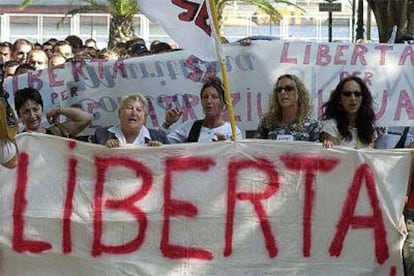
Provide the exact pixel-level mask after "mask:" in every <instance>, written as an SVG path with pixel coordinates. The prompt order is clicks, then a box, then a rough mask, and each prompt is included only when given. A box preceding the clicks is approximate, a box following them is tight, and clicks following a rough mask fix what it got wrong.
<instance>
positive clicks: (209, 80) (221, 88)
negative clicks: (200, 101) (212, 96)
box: [200, 76, 226, 104]
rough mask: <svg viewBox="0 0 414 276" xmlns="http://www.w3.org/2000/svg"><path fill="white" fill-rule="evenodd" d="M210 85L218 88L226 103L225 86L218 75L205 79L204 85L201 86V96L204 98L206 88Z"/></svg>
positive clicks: (222, 99)
mask: <svg viewBox="0 0 414 276" xmlns="http://www.w3.org/2000/svg"><path fill="white" fill-rule="evenodd" d="M208 87H214V88H215V89H216V90H217V92H218V94H219V96H220V99H221V101H222V102H223V103H224V104H226V97H225V95H224V86H223V83H222V82H221V80H220V79H219V78H218V77H216V76H209V77H207V78H206V79H205V81H204V83H203V86H202V87H201V90H200V98H202V95H203V91H204V89H206V88H208Z"/></svg>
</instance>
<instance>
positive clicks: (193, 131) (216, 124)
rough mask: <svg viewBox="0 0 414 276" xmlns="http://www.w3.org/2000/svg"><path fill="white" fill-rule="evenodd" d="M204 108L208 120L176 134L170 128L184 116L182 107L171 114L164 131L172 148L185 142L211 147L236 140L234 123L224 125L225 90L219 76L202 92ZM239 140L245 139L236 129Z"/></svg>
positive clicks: (209, 80) (185, 125) (195, 122)
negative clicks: (204, 144)
mask: <svg viewBox="0 0 414 276" xmlns="http://www.w3.org/2000/svg"><path fill="white" fill-rule="evenodd" d="M200 99H201V105H202V107H203V112H204V115H205V116H204V118H203V119H201V120H188V121H186V122H185V123H183V124H181V125H180V126H178V127H177V128H176V129H174V130H173V131H170V130H169V128H170V126H171V125H172V124H174V123H175V122H176V121H177V120H178V119H179V118H180V117H181V115H182V110H181V109H180V108H178V107H175V108H172V109H170V110H168V112H167V114H166V115H165V121H164V123H163V124H162V126H161V127H160V130H161V131H162V132H164V133H166V134H168V135H167V137H168V141H169V142H170V143H171V144H176V143H185V142H199V143H210V142H217V141H224V140H228V139H232V131H231V125H230V123H228V122H226V121H224V118H223V112H224V110H225V108H226V101H225V98H224V87H223V83H222V82H221V80H220V79H219V78H218V77H216V76H210V77H209V78H207V80H206V81H205V82H204V84H203V86H202V87H201V91H200ZM236 132H237V140H239V139H242V138H243V137H242V134H241V131H240V129H239V128H238V127H236Z"/></svg>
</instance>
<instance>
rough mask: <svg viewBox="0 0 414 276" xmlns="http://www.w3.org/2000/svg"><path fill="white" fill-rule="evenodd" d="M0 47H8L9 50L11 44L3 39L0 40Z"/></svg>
mask: <svg viewBox="0 0 414 276" xmlns="http://www.w3.org/2000/svg"><path fill="white" fill-rule="evenodd" d="M0 47H8V48H9V49H10V51H11V49H12V47H13V45H12V44H11V43H10V42H8V41H3V42H0Z"/></svg>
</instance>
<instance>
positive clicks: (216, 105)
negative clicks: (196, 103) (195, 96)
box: [201, 86, 224, 118]
mask: <svg viewBox="0 0 414 276" xmlns="http://www.w3.org/2000/svg"><path fill="white" fill-rule="evenodd" d="M201 105H202V106H203V111H204V114H205V115H206V117H208V118H215V117H219V116H221V114H222V112H223V108H224V103H223V100H222V99H221V97H220V94H219V92H217V90H216V88H214V87H213V86H209V87H206V88H204V90H203V92H202V93H201Z"/></svg>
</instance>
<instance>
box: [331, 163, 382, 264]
mask: <svg viewBox="0 0 414 276" xmlns="http://www.w3.org/2000/svg"><path fill="white" fill-rule="evenodd" d="M364 180H365V181H364ZM362 182H364V183H365V186H366V188H367V192H368V199H369V203H370V205H371V207H372V211H373V213H372V215H369V216H368V215H367V216H363V215H355V209H356V206H357V201H358V197H359V194H360V192H361V187H362ZM351 226H352V228H353V229H369V228H373V230H374V242H375V255H376V258H377V262H378V263H379V264H383V263H384V262H385V261H386V260H387V259H388V257H389V251H388V243H387V239H386V230H385V225H384V220H383V217H382V212H381V208H380V202H379V200H378V197H377V191H376V183H375V178H374V175H373V173H372V171H371V169H370V168H369V166H368V165H367V164H362V165H360V166H359V167H358V168H357V170H356V172H355V176H354V179H353V181H352V184H351V186H350V187H349V190H348V195H347V198H346V201H345V204H344V206H343V208H342V214H341V217H340V219H339V222H338V224H337V226H336V228H337V231H336V234H335V237H334V239H333V241H332V243H331V246H330V248H329V253H330V255H331V256H336V257H339V255H340V254H341V251H342V247H343V242H344V240H345V236H346V234H347V233H348V231H349V228H350V227H351Z"/></svg>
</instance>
